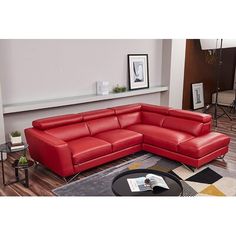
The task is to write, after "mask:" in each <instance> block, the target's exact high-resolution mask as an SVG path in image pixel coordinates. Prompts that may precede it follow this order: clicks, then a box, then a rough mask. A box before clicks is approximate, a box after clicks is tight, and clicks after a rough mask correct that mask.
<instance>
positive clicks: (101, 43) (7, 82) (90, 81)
mask: <svg viewBox="0 0 236 236" xmlns="http://www.w3.org/2000/svg"><path fill="white" fill-rule="evenodd" d="M129 53H147V54H148V55H149V78H150V86H156V85H160V84H161V61H162V40H94V39H92V40H45V39H44V40H0V55H1V56H0V68H1V70H0V79H1V83H2V93H3V103H4V104H11V103H16V102H28V101H34V100H44V99H52V98H61V97H69V96H77V95H85V94H94V93H95V92H96V81H97V80H107V81H109V82H110V86H111V88H112V87H114V86H115V85H116V84H120V85H125V86H128V78H127V75H128V74H127V54H129Z"/></svg>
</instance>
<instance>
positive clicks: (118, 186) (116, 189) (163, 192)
mask: <svg viewBox="0 0 236 236" xmlns="http://www.w3.org/2000/svg"><path fill="white" fill-rule="evenodd" d="M147 174H155V175H158V176H161V177H162V178H163V179H164V180H165V182H166V183H167V185H168V187H169V189H163V188H158V189H157V190H156V191H155V192H153V191H144V192H131V190H130V187H129V184H128V181H127V179H128V178H138V177H145V176H146V175H147ZM112 191H113V193H114V194H115V195H117V196H181V195H182V194H183V186H182V184H181V182H180V180H179V179H178V178H177V177H175V176H174V175H172V174H170V173H166V172H162V171H157V170H150V169H137V170H128V171H125V172H123V173H121V174H119V175H117V176H116V177H115V178H114V179H113V181H112Z"/></svg>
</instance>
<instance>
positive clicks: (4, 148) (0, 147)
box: [0, 142, 29, 186]
mask: <svg viewBox="0 0 236 236" xmlns="http://www.w3.org/2000/svg"><path fill="white" fill-rule="evenodd" d="M23 144H24V147H22V148H19V149H15V150H11V149H10V148H9V142H8V143H3V144H1V145H0V152H1V163H2V181H3V185H4V186H6V185H9V184H11V183H9V184H7V183H6V182H5V172H4V161H3V153H14V152H23V154H24V155H25V156H26V151H27V148H28V146H29V145H28V144H27V143H23ZM13 183H14V182H13Z"/></svg>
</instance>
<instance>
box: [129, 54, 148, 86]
mask: <svg viewBox="0 0 236 236" xmlns="http://www.w3.org/2000/svg"><path fill="white" fill-rule="evenodd" d="M127 56H128V74H129V76H128V78H129V90H137V89H146V88H149V66H148V54H128V55H127Z"/></svg>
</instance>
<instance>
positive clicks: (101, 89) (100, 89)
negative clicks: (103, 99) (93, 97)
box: [97, 81, 109, 95]
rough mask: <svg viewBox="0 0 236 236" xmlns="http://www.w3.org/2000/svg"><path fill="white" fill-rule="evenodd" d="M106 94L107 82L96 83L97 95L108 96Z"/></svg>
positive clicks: (107, 90) (107, 92) (107, 91)
mask: <svg viewBox="0 0 236 236" xmlns="http://www.w3.org/2000/svg"><path fill="white" fill-rule="evenodd" d="M108 94H109V82H108V81H97V95H108Z"/></svg>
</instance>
